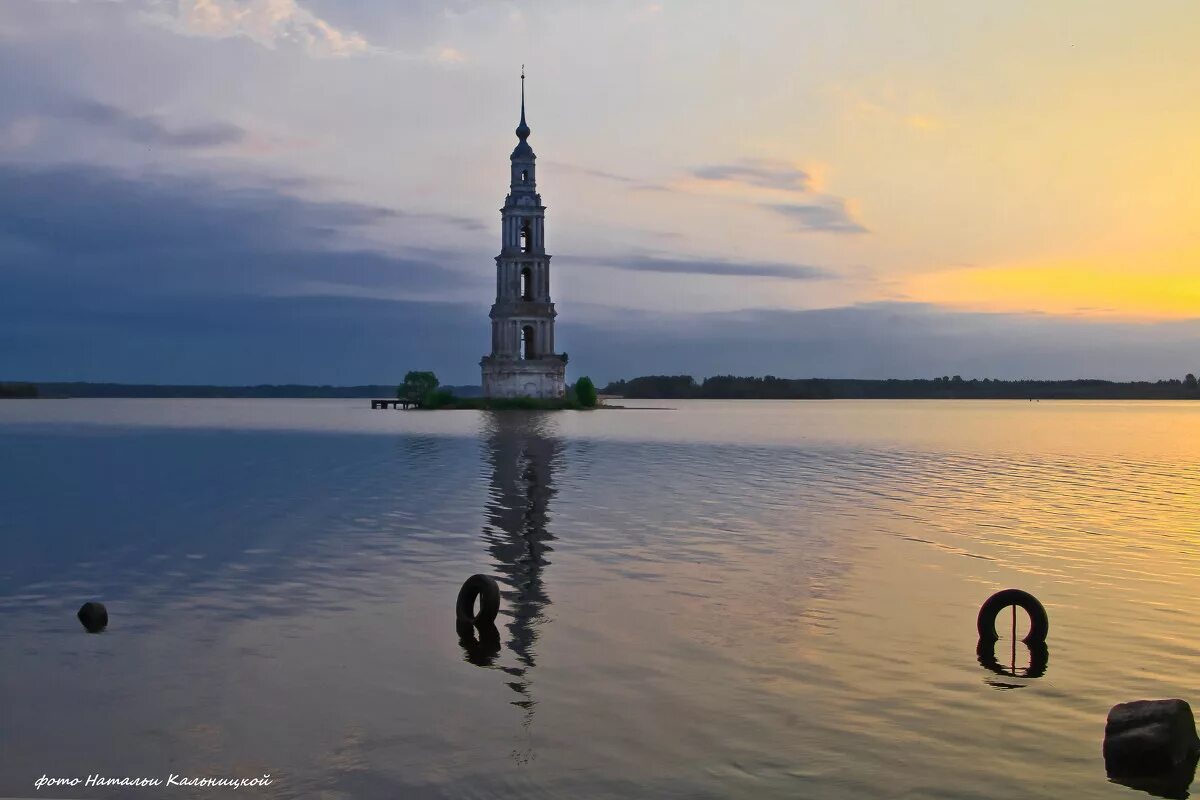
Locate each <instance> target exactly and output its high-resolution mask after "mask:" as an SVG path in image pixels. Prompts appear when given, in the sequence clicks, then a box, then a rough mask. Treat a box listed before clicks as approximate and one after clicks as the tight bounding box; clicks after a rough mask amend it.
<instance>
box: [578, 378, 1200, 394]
mask: <svg viewBox="0 0 1200 800" xmlns="http://www.w3.org/2000/svg"><path fill="white" fill-rule="evenodd" d="M601 394H606V395H618V396H621V397H632V398H644V399H664V400H684V399H704V400H839V399H840V400H902V399H945V400H956V399H972V398H977V399H991V400H1025V399H1031V400H1188V399H1200V387H1198V385H1197V380H1196V376H1195V375H1194V374H1192V373H1190V372H1189V373H1188V374H1187V375H1186V376H1184V377H1183V378H1182V379H1180V378H1172V379H1167V380H1158V381H1124V382H1123V381H1108V380H1100V379H1088V378H1084V379H1075V380H1032V379H1020V380H1000V379H993V378H983V379H979V378H970V379H964V378H963V377H962V376H961V375H953V376H950V375H945V376H942V377H938V378H909V379H902V378H887V379H876V380H872V379H857V378H778V377H776V376H774V375H766V376H763V377H752V376H751V377H741V376H737V375H714V376H712V377H709V378H705V379H704V380H703V381H697V380H696V379H695V378H694V377H692V376H691V375H643V376H641V377H638V378H631V379H629V380H624V379H622V380H619V381H613V382H611V383H609V384H608V385H607V386H605V387H604V388H603V389H602V390H601Z"/></svg>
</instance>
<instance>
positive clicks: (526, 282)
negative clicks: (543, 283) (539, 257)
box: [521, 267, 533, 300]
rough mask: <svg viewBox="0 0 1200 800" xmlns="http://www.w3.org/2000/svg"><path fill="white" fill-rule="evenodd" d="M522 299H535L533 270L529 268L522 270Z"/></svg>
mask: <svg viewBox="0 0 1200 800" xmlns="http://www.w3.org/2000/svg"><path fill="white" fill-rule="evenodd" d="M521 299H522V300H532V299H533V270H531V269H530V268H529V267H526V268H525V269H523V270H521Z"/></svg>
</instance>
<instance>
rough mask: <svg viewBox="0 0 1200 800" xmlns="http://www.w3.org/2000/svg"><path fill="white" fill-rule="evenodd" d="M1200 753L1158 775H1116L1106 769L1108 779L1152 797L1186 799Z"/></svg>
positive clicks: (1169, 799)
mask: <svg viewBox="0 0 1200 800" xmlns="http://www.w3.org/2000/svg"><path fill="white" fill-rule="evenodd" d="M1197 760H1200V755H1197V754H1195V753H1193V754H1192V755H1191V757H1189V758H1187V759H1185V760H1184V761H1183V762H1181V763H1180V764H1179V765H1178V766H1177V767H1175V769H1173V770H1171V771H1170V772H1166V773H1162V774H1159V775H1118V774H1115V773H1113V772H1111V771H1109V770H1108V765H1107V764H1105V770H1106V771H1107V772H1108V779H1109V780H1111V781H1112V782H1113V783H1119V784H1121V785H1122V786H1128V787H1129V788H1130V789H1137V790H1139V791H1143V792H1145V793H1146V794H1149V795H1153V796H1154V797H1165V798H1167V799H1168V800H1187V797H1188V796H1189V794H1188V790H1189V788H1190V787H1191V785H1192V781H1193V780H1194V779H1195V777H1196V762H1197Z"/></svg>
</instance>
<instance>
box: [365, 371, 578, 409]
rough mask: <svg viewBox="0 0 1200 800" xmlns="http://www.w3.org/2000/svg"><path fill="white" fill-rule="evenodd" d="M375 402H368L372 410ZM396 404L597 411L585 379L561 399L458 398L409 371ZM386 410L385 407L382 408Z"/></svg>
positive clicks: (435, 382)
mask: <svg viewBox="0 0 1200 800" xmlns="http://www.w3.org/2000/svg"><path fill="white" fill-rule="evenodd" d="M377 402H378V401H372V408H375V407H376V405H375V404H376V403H377ZM396 402H397V403H399V404H400V405H401V407H402V408H410V407H411V408H416V409H426V410H433V409H464V408H466V409H490V410H494V411H505V410H516V409H523V410H542V411H556V410H563V409H570V410H584V409H592V408H597V407H600V405H599V398H598V396H597V394H596V385H595V384H594V383H593V382H592V379H591V378H589V377H587V376H586V375H585V376H583V377H582V378H580V379H579V380H577V381H575V383H574V384H572V385H571V386H568V387H567V388H566V390H565V391H564V392H563V395H562V396H561V397H523V396H518V397H486V396H485V397H460V396H458V395H456V394H455V393H454V392H453V391H452V390H451V389H450V388H448V387H442V386H441V384H440V383H439V382H438V378H437V375H435V374H434V373H432V372H427V371H416V370H413V371H410V372H409V373H408V374H406V375H405V376H404V383H402V384H400V386H399V387H397V389H396ZM384 407H387V406H384Z"/></svg>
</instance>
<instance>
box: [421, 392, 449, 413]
mask: <svg viewBox="0 0 1200 800" xmlns="http://www.w3.org/2000/svg"><path fill="white" fill-rule="evenodd" d="M455 400H456V398H455V397H454V392H452V391H450V390H449V389H434V390H433V391H432V392H430V393H429V394H427V395H425V399H423V400H422V401H421V403H420V406H421V408H446V407H447V406H452V405H454V403H455Z"/></svg>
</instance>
